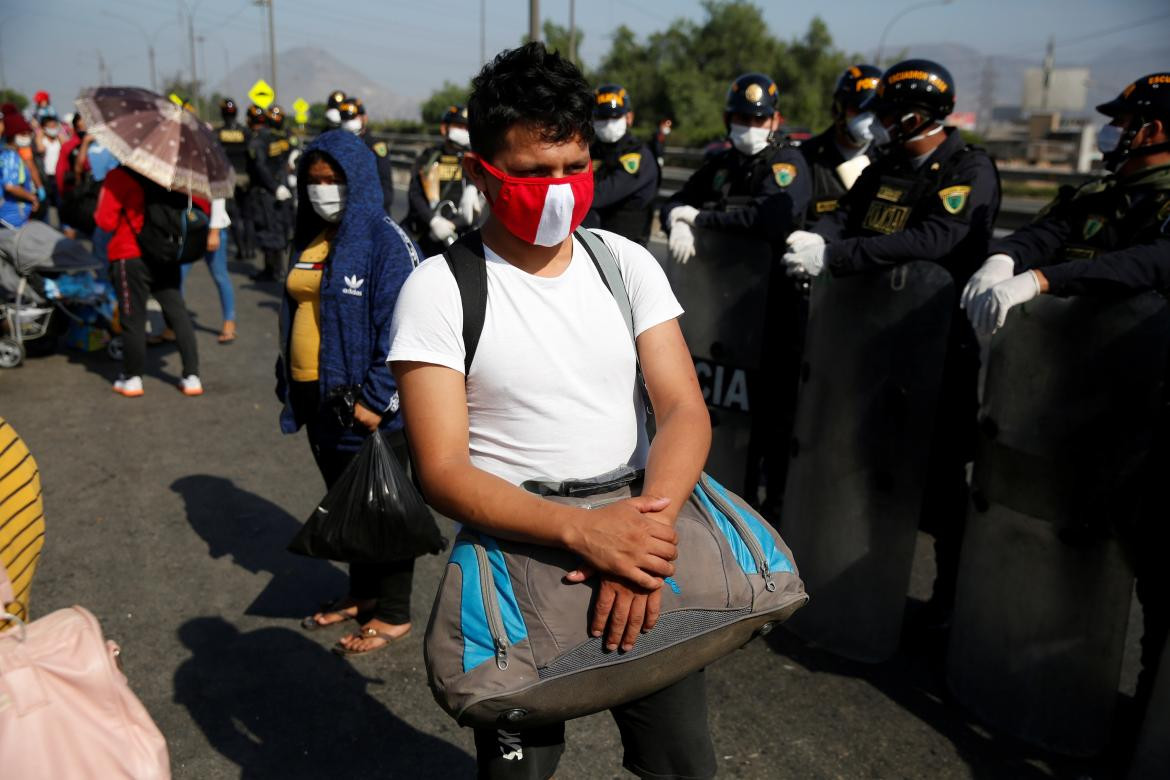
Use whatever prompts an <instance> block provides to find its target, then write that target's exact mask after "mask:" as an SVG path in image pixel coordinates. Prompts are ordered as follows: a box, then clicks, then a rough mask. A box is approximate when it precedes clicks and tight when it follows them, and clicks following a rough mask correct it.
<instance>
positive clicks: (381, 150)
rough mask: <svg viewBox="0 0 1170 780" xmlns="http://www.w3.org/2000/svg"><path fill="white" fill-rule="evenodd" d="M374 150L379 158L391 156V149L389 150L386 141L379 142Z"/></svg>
mask: <svg viewBox="0 0 1170 780" xmlns="http://www.w3.org/2000/svg"><path fill="white" fill-rule="evenodd" d="M373 150H374V154H376V155H378V156H379V157H385V156H386V155H388V154H390V149H389V148H387V146H386V142H385V141H378V142H377V143H376V144H374V146H373Z"/></svg>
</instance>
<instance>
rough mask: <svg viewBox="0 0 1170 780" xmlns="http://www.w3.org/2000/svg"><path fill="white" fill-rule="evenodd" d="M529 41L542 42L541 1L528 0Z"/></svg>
mask: <svg viewBox="0 0 1170 780" xmlns="http://www.w3.org/2000/svg"><path fill="white" fill-rule="evenodd" d="M528 40H530V41H539V40H540V0H528Z"/></svg>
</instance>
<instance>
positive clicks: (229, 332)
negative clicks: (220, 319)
mask: <svg viewBox="0 0 1170 780" xmlns="http://www.w3.org/2000/svg"><path fill="white" fill-rule="evenodd" d="M235 340H236V324H235V323H234V322H233V323H232V324H231V327H230V328H229V327H228V324H227V323H226V322H225V323H224V324H223V330H221V331H220V332H219V338H218V339H217V341H219V343H220V344H231V343H232V342H233V341H235Z"/></svg>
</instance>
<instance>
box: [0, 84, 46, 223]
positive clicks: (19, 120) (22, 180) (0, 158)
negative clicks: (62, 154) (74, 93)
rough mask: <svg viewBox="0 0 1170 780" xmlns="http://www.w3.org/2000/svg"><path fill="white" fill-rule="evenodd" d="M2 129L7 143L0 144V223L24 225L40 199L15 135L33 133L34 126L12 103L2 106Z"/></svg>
mask: <svg viewBox="0 0 1170 780" xmlns="http://www.w3.org/2000/svg"><path fill="white" fill-rule="evenodd" d="M0 133H3V136H4V146H3V147H0V186H2V187H3V192H2V193H0V195H2V196H3V198H2V199H0V220H3V224H0V227H5V228H19V227H22V226H23V225H24V224H25V223H26V222H28V220H29V218H30V217H31V216H32V214H33V212H35V211H36V210H37V207H38V206H39V205H40V202H39V201H38V200H37V190H36V185H35V184H33V179H32V174H31V173H30V172H29V168H28V166H27V165H25V162H24V160H23V159H22V158H21V156H20V151H19V149H18V148H17V145H16V138H17V137H18V136H21V135H29V134H30V133H32V127H30V126H29V124H28V122H26V121H25V119H24V117H23V116H21V115H20V112H19V111H18V110H17V109H16V106H14V105H12V104H11V103H5V104H4V105H3V106H2V107H0Z"/></svg>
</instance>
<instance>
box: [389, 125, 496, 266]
mask: <svg viewBox="0 0 1170 780" xmlns="http://www.w3.org/2000/svg"><path fill="white" fill-rule="evenodd" d="M439 132H440V133H441V134H442V136H443V143H442V144H439V145H437V146H431V147H428V148H426V149H424V150H423V151H422V152H421V153H420V154H419V156H418V157H417V158H416V159H415V161H414V168H413V169H412V170H411V172H410V187H409V189H408V191H407V198H408V200H409V203H410V212H409V214H408V215H407V218H406V220H407V225H408V226H409V227H410V229H411V230H412V231H414V234H415V237H416V239H417V240H418V243H419V246H420V247H421V248H422V250H423V254H424V255H427V256H430V255H435V254H439V253H440V252H442V251H443V250H444V249H445V248H446V247H447V245H448V244H449V243H451V242H453V241H454V240H455V239H457V238H458V237H459V236H461V235H463V234H464V233H466V232H468V231H469V230H471V229H472V228H474V227H475V226H476V224H477V222H478V220H479V217H480V215H481V212H482V209H483V201H482V199H481V197H480V194H479V191H478V190H477V189H476V188H475V185H474V184H472V183H471V182H470V181H468V180H466V179H464V178H463V155H464V154H465V153H466V152H467V150H468V149H469V148H470V147H471V136H470V134H469V133H468V130H467V106H462V105H455V106H450V107H448V109H447V111H446V112H445V113H444V114H443V118H442V119H441V120H440V122H439Z"/></svg>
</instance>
